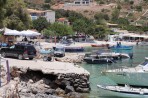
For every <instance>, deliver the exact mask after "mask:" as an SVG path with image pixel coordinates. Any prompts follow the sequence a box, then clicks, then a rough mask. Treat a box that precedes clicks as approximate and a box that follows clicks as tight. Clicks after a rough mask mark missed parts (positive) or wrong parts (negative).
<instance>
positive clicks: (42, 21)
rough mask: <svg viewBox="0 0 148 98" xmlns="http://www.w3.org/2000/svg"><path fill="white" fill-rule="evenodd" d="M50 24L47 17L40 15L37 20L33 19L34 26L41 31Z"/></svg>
mask: <svg viewBox="0 0 148 98" xmlns="http://www.w3.org/2000/svg"><path fill="white" fill-rule="evenodd" d="M48 26H49V23H48V21H47V20H46V18H45V17H39V18H38V19H36V20H33V28H34V29H36V30H38V31H39V32H41V31H42V30H43V29H45V28H47V27H48Z"/></svg>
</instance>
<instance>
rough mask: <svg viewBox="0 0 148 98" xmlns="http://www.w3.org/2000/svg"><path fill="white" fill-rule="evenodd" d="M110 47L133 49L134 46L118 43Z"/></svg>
mask: <svg viewBox="0 0 148 98" xmlns="http://www.w3.org/2000/svg"><path fill="white" fill-rule="evenodd" d="M108 48H109V49H113V50H132V49H133V46H125V45H121V43H117V45H114V46H111V47H108Z"/></svg>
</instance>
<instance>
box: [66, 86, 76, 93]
mask: <svg viewBox="0 0 148 98" xmlns="http://www.w3.org/2000/svg"><path fill="white" fill-rule="evenodd" d="M74 91H75V90H74V88H73V86H66V88H65V93H69V92H74Z"/></svg>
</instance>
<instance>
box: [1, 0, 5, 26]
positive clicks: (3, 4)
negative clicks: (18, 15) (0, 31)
mask: <svg viewBox="0 0 148 98" xmlns="http://www.w3.org/2000/svg"><path fill="white" fill-rule="evenodd" d="M6 3H7V0H0V28H3V19H4V14H5V10H4V6H5V5H6Z"/></svg>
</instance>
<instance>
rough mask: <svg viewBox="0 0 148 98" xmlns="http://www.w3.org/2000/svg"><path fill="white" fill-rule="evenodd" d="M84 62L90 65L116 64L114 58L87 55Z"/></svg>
mask: <svg viewBox="0 0 148 98" xmlns="http://www.w3.org/2000/svg"><path fill="white" fill-rule="evenodd" d="M84 61H85V62H86V63H88V64H107V63H114V62H115V61H114V60H113V58H111V57H106V56H104V55H85V57H84Z"/></svg>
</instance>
